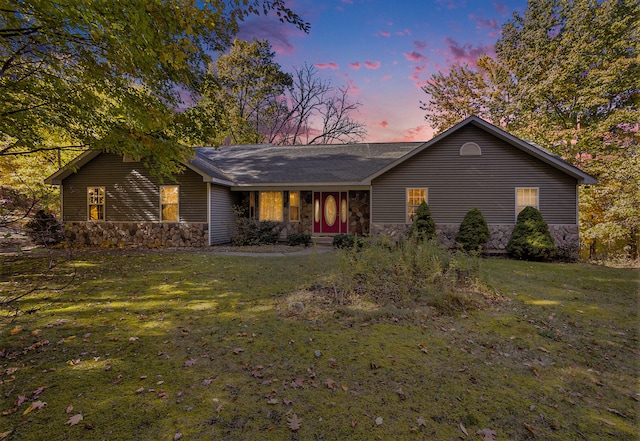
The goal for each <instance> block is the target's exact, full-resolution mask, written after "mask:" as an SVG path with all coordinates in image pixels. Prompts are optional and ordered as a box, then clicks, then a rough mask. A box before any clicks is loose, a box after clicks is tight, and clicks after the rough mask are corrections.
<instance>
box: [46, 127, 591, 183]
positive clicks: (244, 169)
mask: <svg viewBox="0 0 640 441" xmlns="http://www.w3.org/2000/svg"><path fill="white" fill-rule="evenodd" d="M469 124H471V125H474V126H475V127H478V128H480V129H482V130H484V131H486V132H488V133H490V134H492V135H493V136H495V137H497V138H499V139H501V140H503V141H505V142H507V143H508V144H510V145H512V146H513V147H515V148H518V149H520V150H522V151H524V152H525V153H528V154H530V155H531V156H533V157H535V158H537V159H539V160H541V161H543V162H544V163H546V164H548V165H550V166H552V167H554V168H556V169H558V170H560V171H562V172H564V173H566V174H567V175H569V176H572V177H573V178H575V179H576V180H577V181H578V183H579V184H595V183H596V182H597V181H596V179H595V178H594V177H593V176H591V175H589V174H588V173H585V172H583V171H582V170H580V169H579V168H577V167H575V166H573V165H571V164H570V163H568V162H567V161H565V160H563V159H562V158H560V157H559V156H557V155H554V154H553V153H551V152H549V151H548V150H545V149H544V148H542V147H540V146H538V145H537V144H534V143H530V142H526V141H523V140H521V139H519V138H516V137H515V136H513V135H510V134H509V133H507V132H505V131H503V130H501V129H499V128H498V127H496V126H494V125H492V124H489V123H488V122H486V121H484V120H482V119H480V118H478V117H476V116H471V117H469V118H467V119H465V120H464V121H462V122H460V123H458V124H456V125H455V126H454V127H452V128H450V129H449V130H447V131H445V132H443V133H441V134H440V135H438V136H436V137H435V138H433V139H431V140H430V141H428V142H425V143H422V142H401V143H363V144H326V145H315V144H313V145H294V146H275V145H271V144H254V145H234V146H227V147H220V148H216V147H198V148H196V149H195V155H194V157H193V159H191V160H190V161H189V162H187V163H185V166H186V167H188V168H189V169H191V170H193V171H194V172H196V173H198V174H200V175H201V176H202V177H203V180H204V181H205V182H213V183H217V184H220V185H224V186H228V187H269V186H291V187H293V186H298V185H312V186H331V185H334V186H338V185H340V186H344V185H352V186H356V185H370V184H371V181H372V180H373V179H375V178H377V177H378V176H380V175H382V174H383V173H385V172H387V171H389V170H391V169H392V168H394V167H396V166H397V165H399V164H401V163H402V162H404V161H406V160H408V159H410V158H412V157H414V156H415V155H417V154H419V153H420V152H422V151H424V150H426V149H428V148H429V147H431V146H432V145H434V144H436V143H437V142H439V141H440V140H442V139H443V138H445V137H447V136H449V135H451V134H452V133H455V132H456V131H458V130H460V129H461V128H462V127H465V126H467V125H469ZM99 154H100V152H99V151H95V150H88V151H86V152H84V153H82V154H81V155H80V156H78V157H77V158H75V159H74V160H73V161H71V163H70V164H69V165H68V166H66V167H64V168H62V169H60V170H58V171H57V172H55V173H54V174H53V175H51V176H49V177H48V178H46V179H45V182H46V183H47V184H54V185H60V184H61V183H62V181H63V180H64V179H65V178H67V177H68V176H70V175H71V174H73V173H75V171H76V170H78V169H79V168H81V167H82V166H84V165H85V164H87V163H88V162H89V161H91V160H92V159H94V158H96V157H97V156H98V155H99Z"/></svg>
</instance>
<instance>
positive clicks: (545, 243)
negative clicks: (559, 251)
mask: <svg viewBox="0 0 640 441" xmlns="http://www.w3.org/2000/svg"><path fill="white" fill-rule="evenodd" d="M507 251H508V252H509V254H510V255H511V256H512V257H515V258H516V259H524V260H548V259H551V258H552V257H554V256H555V254H556V245H555V243H554V241H553V238H552V237H551V234H550V233H549V226H548V225H547V223H546V222H545V221H544V219H543V218H542V214H541V213H540V212H539V211H538V209H537V208H535V207H525V209H524V210H522V211H521V212H520V214H518V219H517V220H516V225H515V227H514V229H513V233H512V234H511V238H510V239H509V243H508V244H507Z"/></svg>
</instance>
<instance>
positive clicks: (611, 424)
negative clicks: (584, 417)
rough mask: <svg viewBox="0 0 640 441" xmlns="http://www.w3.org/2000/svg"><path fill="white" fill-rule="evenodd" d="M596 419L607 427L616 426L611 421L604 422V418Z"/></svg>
mask: <svg viewBox="0 0 640 441" xmlns="http://www.w3.org/2000/svg"><path fill="white" fill-rule="evenodd" d="M597 419H598V420H600V421H602V422H603V423H605V424H608V425H609V426H615V425H616V423H614V422H613V421H609V420H606V419H604V418H597Z"/></svg>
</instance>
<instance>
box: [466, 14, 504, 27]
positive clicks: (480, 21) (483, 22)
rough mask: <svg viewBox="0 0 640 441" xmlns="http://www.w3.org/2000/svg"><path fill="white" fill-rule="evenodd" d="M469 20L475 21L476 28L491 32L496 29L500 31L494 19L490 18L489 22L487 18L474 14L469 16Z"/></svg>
mask: <svg viewBox="0 0 640 441" xmlns="http://www.w3.org/2000/svg"><path fill="white" fill-rule="evenodd" d="M469 18H470V19H472V20H475V22H476V26H477V27H478V28H486V29H491V30H493V31H497V30H498V29H500V26H499V25H498V21H497V20H496V19H495V18H492V19H491V20H489V19H487V18H482V17H479V16H477V15H476V14H469Z"/></svg>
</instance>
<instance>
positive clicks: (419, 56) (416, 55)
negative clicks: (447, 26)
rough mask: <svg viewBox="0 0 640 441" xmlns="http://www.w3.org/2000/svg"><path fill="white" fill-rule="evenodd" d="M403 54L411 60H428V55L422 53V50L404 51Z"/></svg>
mask: <svg viewBox="0 0 640 441" xmlns="http://www.w3.org/2000/svg"><path fill="white" fill-rule="evenodd" d="M403 55H404V57H405V58H406V59H407V60H409V61H420V62H425V61H427V57H425V56H424V55H422V54H421V53H420V52H416V51H411V52H404V53H403Z"/></svg>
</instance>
